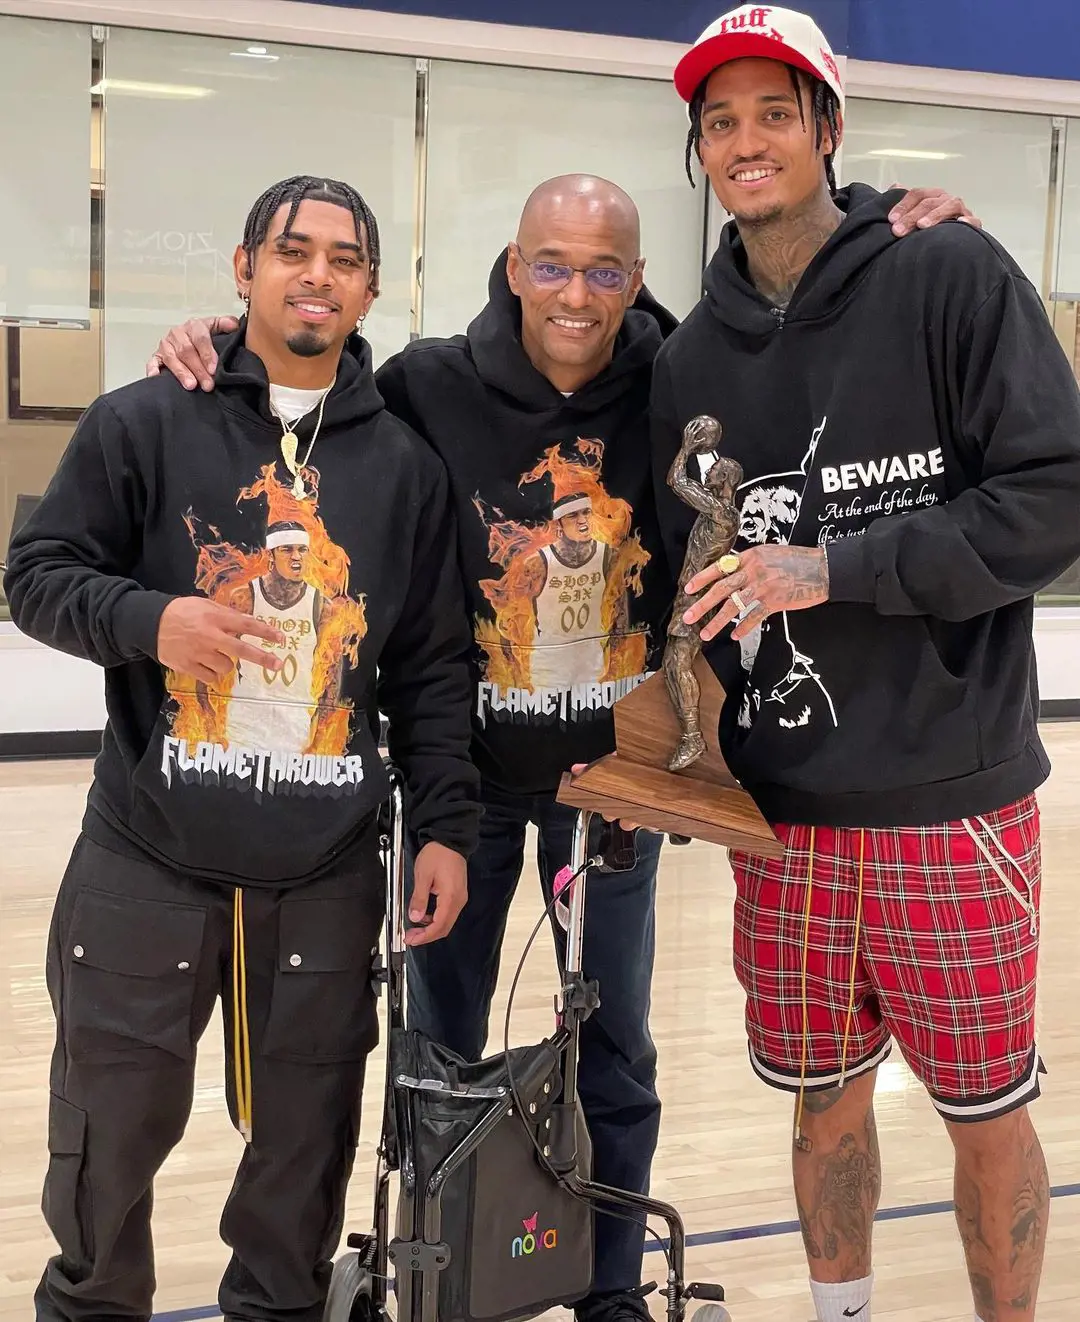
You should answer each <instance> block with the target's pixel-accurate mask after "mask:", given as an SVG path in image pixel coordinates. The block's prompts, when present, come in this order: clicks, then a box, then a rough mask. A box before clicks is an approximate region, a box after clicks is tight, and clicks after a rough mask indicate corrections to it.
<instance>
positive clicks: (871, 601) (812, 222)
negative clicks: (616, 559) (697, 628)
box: [653, 5, 1080, 1322]
mask: <svg viewBox="0 0 1080 1322" xmlns="http://www.w3.org/2000/svg"><path fill="white" fill-rule="evenodd" d="M675 81H676V86H677V89H678V91H679V92H680V94H681V95H682V97H683V98H684V99H685V100H686V101H687V102H688V103H689V107H690V123H691V127H690V134H689V140H688V147H687V167H688V169H691V170H692V167H693V159H694V157H695V156H696V157H697V159H698V161H699V162H700V163H701V165H702V166H703V168H704V170H705V173H706V174H707V175H708V178H709V181H710V183H711V185H712V187H713V189H714V191H715V193H716V196H717V198H718V199H719V201H720V202H721V204H722V205H723V206H724V208H725V210H726V211H727V212H728V213H729V214H730V215H731V216H732V217H733V220H732V223H731V224H729V225H728V226H727V227H726V229H725V231H724V233H723V237H722V239H721V242H720V245H719V248H718V251H717V253H716V255H715V256H714V258H713V260H712V262H711V263H710V265H709V268H708V270H707V272H706V276H705V294H704V297H703V299H702V301H701V303H700V304H699V305H698V307H697V308H696V309H695V310H694V311H693V312H692V313H691V314H690V316H689V317H688V318H687V319H686V321H685V322H684V323H683V325H682V326H681V327H680V328H679V329H678V330H676V331H675V332H674V333H673V334H672V335H671V336H670V337H669V339H668V340H667V342H666V343H665V345H664V346H663V347H662V348H661V350H660V353H659V355H658V357H657V362H656V365H655V368H654V378H653V416H654V449H655V453H654V461H655V472H656V482H657V487H658V493H659V494H658V499H659V500H660V501H661V526H662V531H663V533H664V535H665V540H666V543H667V546H668V550H669V556H670V559H671V562H672V566H673V568H675V567H677V566H678V565H680V564H681V562H682V557H683V553H684V549H685V545H686V536H687V533H688V524H689V519H690V517H692V516H689V515H688V514H687V512H686V511H685V510H684V508H683V507H682V506H681V505H680V504H679V503H678V502H676V501H674V499H673V498H672V497H671V496H670V493H668V492H667V491H666V488H665V486H664V481H663V475H664V474H665V473H666V472H667V470H668V468H669V466H670V464H671V462H672V459H673V458H674V456H675V454H676V452H677V449H678V446H679V443H680V439H681V434H682V430H683V428H684V426H685V425H686V423H687V422H688V421H689V420H690V419H691V418H693V417H694V416H695V415H698V414H703V413H705V414H712V415H713V416H715V417H716V418H717V419H718V420H719V421H720V423H721V425H722V428H723V439H722V441H721V450H722V452H723V453H724V454H725V455H727V456H729V457H730V458H732V459H734V460H736V461H737V462H738V463H739V464H741V465H742V468H743V472H744V481H743V485H742V487H741V492H740V494H741V506H742V522H741V531H740V537H739V540H738V542H737V543H736V550H737V553H738V561H739V563H738V568H737V569H735V570H734V571H733V572H730V573H728V574H725V573H724V572H723V570H721V568H720V567H719V566H713V567H711V568H709V569H707V570H705V571H704V572H703V573H701V574H699V575H697V577H696V578H695V579H692V580H691V581H690V583H689V584H688V587H689V590H690V591H691V592H692V593H695V594H698V600H697V602H696V604H695V605H694V606H693V607H691V608H690V610H689V611H688V612H687V613H686V616H685V618H686V619H687V621H688V622H689V623H695V622H699V621H700V622H703V629H702V637H703V639H704V640H705V641H706V643H707V645H708V646H707V652H708V655H709V659H710V661H711V662H712V664H713V667H714V669H715V670H716V672H717V674H718V675H719V677H720V679H721V681H722V683H723V684H724V686H725V689H726V691H727V694H728V699H727V702H726V704H725V708H724V712H723V715H722V718H721V739H722V744H723V747H724V750H725V754H726V756H727V758H728V761H729V763H730V765H731V768H732V770H733V772H734V773H735V774H736V775H737V776H738V777H739V778H740V779H741V781H742V782H743V784H744V785H745V786H746V788H747V789H748V790H750V792H751V793H752V794H753V795H754V796H755V797H756V799H757V801H758V803H759V804H760V806H761V808H762V810H763V812H764V813H765V815H766V816H767V817H768V819H769V820H770V822H771V823H772V824H773V825H774V827H775V829H776V831H777V833H778V835H779V836H780V838H781V839H782V841H783V842H784V844H785V846H786V850H785V855H784V857H783V859H781V860H779V861H776V862H773V861H768V862H765V861H762V860H757V859H752V858H750V857H747V856H745V855H741V854H738V853H735V854H733V855H732V863H733V867H734V872H735V878H736V886H737V897H736V906H735V928H736V930H735V966H736V972H737V974H738V977H739V979H740V981H741V983H742V985H743V987H744V989H745V991H746V995H747V1029H748V1035H749V1039H750V1059H751V1063H752V1066H753V1068H754V1070H755V1071H756V1073H757V1074H758V1075H759V1076H760V1077H761V1078H762V1079H763V1080H764V1081H765V1082H766V1083H768V1084H771V1085H772V1086H774V1087H777V1088H781V1089H787V1090H789V1091H790V1092H792V1093H793V1094H794V1095H795V1097H796V1099H797V1101H796V1115H795V1131H794V1155H793V1163H794V1179H795V1191H796V1198H797V1203H798V1210H799V1220H800V1224H801V1226H802V1231H803V1239H804V1243H805V1248H806V1252H807V1255H808V1258H809V1264H810V1275H811V1287H812V1292H813V1296H814V1301H815V1305H816V1309H817V1316H818V1319H819V1322H840V1319H842V1318H854V1317H857V1318H858V1319H859V1322H870V1309H871V1291H872V1286H873V1275H872V1265H871V1251H870V1246H871V1233H872V1228H873V1221H874V1212H875V1209H876V1207H877V1202H878V1197H879V1194H880V1185H881V1178H880V1161H879V1154H878V1145H877V1137H876V1132H875V1124H874V1109H873V1096H874V1082H875V1075H876V1070H877V1067H878V1065H879V1064H880V1063H881V1062H882V1061H883V1060H884V1059H885V1057H886V1056H887V1055H888V1053H889V1051H890V1047H891V1043H892V1042H896V1044H897V1045H898V1046H899V1047H900V1050H901V1051H902V1053H903V1055H904V1056H905V1058H906V1060H907V1061H908V1064H909V1065H910V1067H911V1069H912V1070H913V1072H914V1073H915V1075H916V1076H917V1077H918V1078H919V1080H920V1081H921V1082H922V1084H923V1085H924V1086H925V1087H926V1089H927V1090H928V1092H929V1094H930V1097H931V1099H932V1101H933V1103H934V1105H935V1106H936V1108H937V1110H938V1111H939V1113H940V1114H941V1116H942V1118H943V1120H944V1122H945V1124H946V1127H947V1129H948V1132H949V1135H950V1138H951V1139H952V1141H953V1145H954V1148H955V1154H956V1170H955V1201H956V1211H957V1219H958V1222H959V1227H960V1232H961V1237H962V1240H963V1245H964V1250H965V1253H966V1256H967V1266H968V1272H969V1275H970V1279H971V1286H972V1293H973V1297H974V1301H975V1309H976V1317H977V1318H978V1319H981V1322H1031V1319H1033V1318H1034V1317H1035V1303H1036V1296H1037V1292H1038V1285H1039V1277H1040V1272H1041V1267H1042V1258H1043V1249H1044V1244H1045V1237H1046V1225H1047V1216H1048V1210H1049V1186H1048V1179H1047V1169H1046V1163H1045V1161H1044V1159H1043V1154H1042V1150H1041V1148H1040V1146H1039V1141H1038V1139H1037V1137H1036V1135H1035V1131H1034V1129H1033V1127H1032V1123H1031V1120H1030V1118H1029V1115H1028V1109H1027V1107H1028V1103H1029V1102H1031V1101H1033V1100H1034V1099H1035V1098H1036V1097H1037V1096H1038V1093H1039V1077H1040V1074H1041V1073H1042V1065H1041V1061H1040V1058H1039V1054H1038V1051H1037V1049H1036V1044H1035V1022H1034V1011H1035V973H1036V959H1037V952H1038V943H1039V890H1040V879H1041V871H1040V838H1039V817H1038V807H1037V804H1036V800H1035V790H1036V788H1037V787H1038V786H1039V785H1040V784H1041V783H1042V782H1043V781H1044V780H1045V778H1046V775H1047V774H1048V771H1049V764H1048V761H1047V757H1046V754H1045V751H1044V749H1043V747H1042V744H1041V742H1040V739H1039V734H1038V728H1037V716H1038V694H1037V686H1036V677H1035V658H1034V650H1033V645H1032V618H1033V598H1034V595H1035V594H1036V593H1037V592H1039V591H1040V590H1041V589H1043V588H1044V587H1045V586H1047V585H1048V584H1049V583H1050V582H1051V581H1052V580H1053V579H1054V578H1056V577H1057V576H1058V575H1059V574H1060V573H1062V571H1063V570H1065V569H1066V568H1067V567H1068V566H1069V565H1070V564H1072V563H1073V562H1074V561H1075V560H1076V559H1077V557H1078V556H1080V520H1078V519H1077V517H1076V510H1077V508H1078V505H1080V393H1078V391H1077V385H1076V382H1075V380H1074V379H1073V376H1072V374H1071V371H1070V368H1069V365H1068V363H1067V361H1066V359H1065V356H1064V354H1063V353H1062V351H1061V349H1060V347H1059V345H1058V343H1057V341H1056V339H1055V337H1054V334H1053V331H1052V329H1051V327H1050V324H1049V322H1048V319H1047V317H1046V314H1045V311H1044V309H1043V307H1042V305H1041V303H1040V300H1039V297H1038V295H1037V293H1036V291H1035V290H1034V289H1033V288H1032V286H1031V285H1030V283H1029V282H1028V281H1027V279H1026V278H1025V277H1024V274H1023V272H1022V271H1021V270H1020V269H1019V267H1018V266H1017V264H1016V263H1015V262H1014V261H1013V260H1012V259H1011V258H1010V257H1009V255H1008V254H1007V253H1006V252H1004V251H1003V250H1002V248H1001V247H1000V246H999V245H998V244H997V243H996V242H995V241H994V240H993V239H991V238H989V237H988V236H987V235H985V234H983V233H981V232H980V231H978V230H976V229H973V228H971V227H970V226H967V225H955V224H953V225H950V224H946V225H942V226H940V227H937V228H934V229H932V230H928V231H925V232H923V233H917V234H915V235H914V236H912V238H911V239H910V240H909V241H906V242H899V241H897V239H896V236H895V235H894V233H893V231H892V227H891V226H890V223H889V212H890V209H891V207H892V205H893V204H894V202H895V196H894V195H889V194H886V195H882V194H879V193H877V192H876V191H874V190H873V189H871V188H867V187H865V186H863V185H859V184H854V185H852V186H851V187H849V188H846V189H843V190H837V188H836V185H835V179H834V175H833V167H832V161H833V156H834V154H835V152H836V151H837V149H838V148H839V146H840V140H841V136H842V132H843V114H844V88H843V83H842V79H841V76H840V70H839V67H838V63H837V61H836V59H835V57H834V56H833V53H832V51H831V50H830V48H829V45H828V42H827V41H826V39H825V37H824V36H823V34H822V33H821V32H820V31H819V29H818V28H817V26H816V25H815V24H814V23H813V21H812V20H811V19H810V18H808V17H806V16H805V15H803V14H797V13H793V12H792V11H790V10H787V9H781V8H778V7H776V6H764V5H761V6H759V5H747V6H744V7H743V8H741V9H737V10H734V11H733V12H731V13H729V14H727V15H725V16H724V17H723V18H721V19H718V20H717V21H716V22H715V23H713V24H712V25H711V27H709V28H708V29H706V31H705V32H704V33H703V34H702V36H701V38H700V39H699V40H698V42H697V43H695V45H694V47H693V48H692V49H691V50H690V51H689V52H688V53H687V55H686V56H685V58H684V59H683V60H682V61H681V63H680V65H679V68H678V70H677V72H676V79H675ZM691 177H692V176H691Z"/></svg>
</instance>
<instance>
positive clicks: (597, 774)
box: [558, 655, 784, 858]
mask: <svg viewBox="0 0 1080 1322" xmlns="http://www.w3.org/2000/svg"><path fill="white" fill-rule="evenodd" d="M694 674H695V675H696V676H697V681H698V684H699V685H700V687H701V702H700V711H701V729H702V733H703V735H704V737H705V744H706V751H705V752H704V753H703V754H702V755H701V757H699V758H698V760H697V761H696V762H694V763H693V764H692V765H691V766H689V767H687V769H686V770H685V771H669V770H668V769H667V767H668V763H669V762H670V761H671V758H672V755H673V754H674V752H675V748H676V746H677V745H678V742H679V733H680V731H679V722H678V718H677V717H676V715H675V711H674V708H673V707H672V705H671V699H670V698H669V697H668V692H667V685H666V684H665V682H664V676H663V673H662V672H658V673H657V674H655V675H652V676H651V677H650V678H649V679H647V680H646V681H645V683H644V684H639V685H638V687H637V688H636V689H634V690H633V692H632V693H628V694H627V695H626V697H625V698H621V699H620V700H619V701H618V702H617V703H616V704H615V748H616V751H615V752H614V753H611V754H609V755H608V756H607V757H602V758H600V760H599V761H598V762H594V763H592V765H591V766H589V767H587V768H586V769H585V770H584V771H583V772H582V773H581V774H580V775H578V776H574V775H571V774H570V773H569V772H567V773H566V774H565V775H564V776H563V778H562V783H561V784H560V786H559V793H558V800H559V802H560V803H565V804H567V805H568V806H569V807H571V808H578V809H581V810H584V811H586V812H595V813H600V814H603V815H605V816H608V817H622V818H624V819H625V820H627V821H631V822H637V823H638V825H639V826H648V827H652V829H653V830H656V831H663V832H665V833H666V834H669V835H682V836H689V837H690V838H691V839H692V840H707V841H708V842H709V843H710V844H714V845H724V846H727V847H729V848H731V849H739V850H743V851H745V852H746V853H750V854H759V855H762V856H763V857H765V858H780V857H781V856H782V855H783V852H784V847H783V845H782V844H781V843H780V841H779V840H778V839H777V838H776V835H775V833H774V832H773V831H772V829H771V828H770V826H769V824H768V822H766V820H765V818H764V817H762V815H761V812H760V811H759V809H758V806H757V804H756V803H755V802H754V801H753V799H752V798H751V797H750V795H749V794H747V792H746V791H745V790H744V789H743V788H742V786H741V785H740V784H739V783H738V781H737V780H736V779H735V777H734V776H733V775H732V774H731V772H730V771H729V770H728V767H727V763H726V762H725V761H724V757H723V754H722V753H721V752H720V746H719V743H718V739H717V729H718V726H719V722H720V708H721V707H722V706H723V703H724V690H723V688H722V686H721V684H720V681H719V680H718V679H717V678H716V676H715V675H714V674H713V672H712V667H711V666H710V665H709V663H708V662H707V661H706V660H705V658H704V657H703V656H701V655H699V656H698V657H697V659H696V661H695V663H694Z"/></svg>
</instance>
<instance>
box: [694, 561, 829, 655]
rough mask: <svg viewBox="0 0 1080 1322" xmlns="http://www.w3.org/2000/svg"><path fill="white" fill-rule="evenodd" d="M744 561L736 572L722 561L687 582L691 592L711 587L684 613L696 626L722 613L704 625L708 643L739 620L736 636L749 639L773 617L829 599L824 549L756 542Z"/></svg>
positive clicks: (734, 632) (740, 562)
mask: <svg viewBox="0 0 1080 1322" xmlns="http://www.w3.org/2000/svg"><path fill="white" fill-rule="evenodd" d="M738 561H739V567H738V569H736V570H734V571H733V572H732V573H730V574H725V573H724V571H723V570H722V569H721V568H720V565H719V563H717V564H713V565H709V566H708V567H707V568H705V569H703V570H702V571H701V573H700V574H695V575H694V577H693V578H692V579H690V580H689V581H688V582H687V584H686V591H687V592H688V593H690V594H691V595H694V594H695V593H698V592H701V591H702V590H703V589H705V588H709V591H708V592H706V593H705V595H704V596H703V597H702V598H701V599H700V601H696V602H695V603H694V604H693V606H691V607H690V609H689V610H688V611H686V613H685V614H684V615H683V619H684V620H685V622H686V623H687V624H696V623H697V622H698V620H700V619H703V618H704V616H706V615H708V614H709V612H710V611H713V610H715V611H716V614H715V615H714V616H713V618H712V619H711V620H710V621H709V622H708V624H706V625H704V626H703V627H702V629H701V641H702V642H703V643H707V642H709V641H710V639H713V638H715V637H716V636H717V634H718V633H720V631H721V630H722V629H726V628H727V626H728V625H729V624H731V623H732V622H733V621H737V623H736V625H735V628H734V629H732V631H731V636H732V638H735V639H739V638H745V637H746V636H747V634H749V633H752V632H753V631H754V630H755V629H756V628H757V626H758V625H759V624H763V623H764V622H765V620H766V619H767V618H768V617H769V616H770V615H778V614H780V613H781V612H782V611H798V610H806V609H808V608H809V607H810V606H820V605H821V603H822V602H823V601H828V599H829V562H828V561H827V560H826V558H825V552H824V551H823V550H821V549H820V548H819V547H816V546H754V547H751V548H750V550H749V551H743V552H742V553H741V554H740V555H739V556H738ZM710 584H712V585H713V586H712V587H710V586H709V585H710ZM718 608H719V609H718Z"/></svg>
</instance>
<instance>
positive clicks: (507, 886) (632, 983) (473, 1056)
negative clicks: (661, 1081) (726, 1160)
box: [408, 786, 663, 1294]
mask: <svg viewBox="0 0 1080 1322" xmlns="http://www.w3.org/2000/svg"><path fill="white" fill-rule="evenodd" d="M483 803H484V809H485V811H484V816H483V818H482V819H481V823H480V845H479V848H478V849H477V851H476V853H475V854H474V855H473V857H472V859H471V860H470V863H469V902H468V904H467V905H466V906H465V909H464V911H463V912H462V914H461V917H460V918H459V919H458V921H457V924H456V926H455V927H454V930H453V931H452V932H451V933H450V935H449V936H448V937H447V938H446V939H445V940H443V941H437V942H435V943H433V944H432V945H430V946H421V947H419V948H417V949H414V950H410V952H409V961H410V962H409V967H408V985H409V998H408V1023H409V1026H410V1027H411V1028H415V1029H419V1030H420V1031H422V1032H424V1033H425V1034H427V1035H428V1036H429V1037H431V1038H433V1039H434V1040H435V1041H437V1042H439V1043H440V1044H441V1045H443V1046H445V1047H449V1048H450V1050H452V1051H455V1052H457V1054H458V1055H460V1056H464V1057H465V1058H467V1059H470V1060H478V1059H479V1058H480V1056H481V1055H482V1054H483V1051H484V1046H485V1043H486V1041H487V1036H488V1018H489V1014H490V1010H491V998H492V995H493V993H494V991H495V984H496V981H497V979H498V975H499V956H500V954H501V949H502V941H503V934H504V933H505V931H506V916H507V913H508V911H509V909H510V902H511V900H512V899H513V897H514V891H515V890H516V889H517V884H518V881H519V879H520V877H521V870H522V866H523V864H524V861H525V829H526V827H527V825H528V824H529V822H532V823H533V824H534V825H535V826H536V828H537V830H538V832H539V853H538V858H537V864H538V868H539V872H540V880H541V884H542V886H543V891H544V900H545V902H550V900H551V895H552V890H551V888H552V882H553V880H554V878H555V876H556V874H557V873H558V872H559V870H560V869H561V868H562V867H563V866H564V865H565V864H567V863H568V862H569V861H570V849H571V838H572V835H573V830H574V823H575V821H576V820H577V811H576V809H573V808H568V807H565V806H564V805H563V804H560V803H556V802H555V800H554V799H553V798H551V797H548V796H543V795H537V796H531V795H511V794H507V793H505V792H504V791H502V790H497V789H494V788H493V787H491V786H485V788H484V791H483ZM601 827H602V823H601V822H600V820H599V819H597V820H595V821H594V822H593V832H594V833H596V834H598V833H599V831H600V829H601ZM662 840H663V837H662V836H659V835H654V834H653V833H652V832H650V831H640V832H639V833H638V836H637V850H638V864H637V867H635V868H634V870H633V871H632V872H624V873H613V874H603V873H595V872H593V873H590V875H589V883H588V890H587V892H586V903H585V933H584V944H583V953H582V964H583V972H584V975H585V977H587V978H590V979H595V980H596V981H597V982H599V984H600V1001H601V1004H600V1008H599V1009H598V1010H597V1011H595V1012H594V1013H593V1015H592V1016H591V1017H590V1018H589V1019H588V1020H586V1022H585V1023H584V1024H583V1025H582V1029H581V1058H580V1068H579V1074H578V1089H579V1093H580V1097H581V1104H582V1107H583V1109H584V1112H585V1118H586V1120H587V1122H588V1126H589V1134H590V1137H591V1139H592V1146H593V1178H594V1179H595V1180H596V1181H597V1182H598V1183H600V1184H606V1185H608V1186H609V1187H612V1188H616V1189H626V1190H629V1191H630V1192H633V1193H642V1194H645V1193H648V1190H649V1171H650V1167H651V1166H652V1159H653V1153H654V1152H655V1151H656V1143H657V1138H658V1135H659V1130H660V1099H659V1098H658V1097H657V1095H656V1048H655V1046H654V1045H653V1040H652V1036H651V1035H650V1033H649V1006H650V995H651V983H652V971H653V958H654V954H655V946H656V925H655V914H654V906H655V902H656V869H657V864H658V863H659V858H660V846H661V843H662ZM591 843H592V845H593V846H595V843H596V841H595V834H594V836H593V839H592V842H591ZM553 928H554V930H555V939H556V941H557V942H558V943H559V950H560V956H561V955H562V954H564V952H565V934H564V933H563V932H562V929H561V928H559V927H558V924H557V923H553ZM514 958H515V962H516V959H517V952H515V954H514ZM495 1037H496V1042H494V1043H493V1044H492V1050H502V1027H501V1025H499V1026H498V1027H497V1031H496V1034H495ZM624 1215H625V1214H624ZM644 1238H645V1232H644V1229H643V1227H642V1225H641V1224H640V1223H634V1222H631V1221H627V1220H623V1219H621V1218H617V1217H613V1216H609V1215H605V1214H604V1213H602V1212H601V1213H598V1215H597V1219H596V1274H595V1279H594V1285H593V1290H594V1293H596V1294H604V1293H607V1292H609V1291H615V1290H629V1289H633V1288H634V1287H636V1286H637V1285H639V1284H640V1283H641V1257H642V1251H643V1248H644Z"/></svg>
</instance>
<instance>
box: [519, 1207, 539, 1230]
mask: <svg viewBox="0 0 1080 1322" xmlns="http://www.w3.org/2000/svg"><path fill="white" fill-rule="evenodd" d="M539 1216H540V1213H539V1212H534V1213H533V1214H532V1216H530V1217H529V1219H528V1220H527V1221H522V1223H521V1224H522V1225H523V1226H524V1227H525V1229H526V1231H527V1232H528V1233H529V1234H530V1235H531V1234H533V1233H534V1232H535V1231H536V1222H537V1219H538V1217H539Z"/></svg>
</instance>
